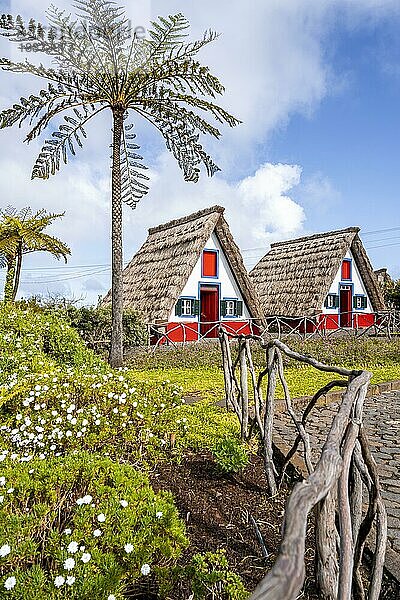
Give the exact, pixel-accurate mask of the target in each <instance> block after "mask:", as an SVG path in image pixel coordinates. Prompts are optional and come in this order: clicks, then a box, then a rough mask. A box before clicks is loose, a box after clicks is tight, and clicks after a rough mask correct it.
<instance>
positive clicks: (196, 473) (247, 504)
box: [150, 453, 318, 600]
mask: <svg viewBox="0 0 400 600" xmlns="http://www.w3.org/2000/svg"><path fill="white" fill-rule="evenodd" d="M150 480H151V483H152V486H153V488H154V490H155V491H158V490H168V491H171V492H172V494H173V496H174V499H175V504H176V506H177V508H178V511H179V513H180V516H181V518H182V519H183V520H184V521H185V523H186V527H187V534H188V537H189V540H190V546H189V547H188V549H187V550H186V551H185V553H184V554H183V555H182V556H181V558H180V563H181V564H185V562H188V561H189V560H190V558H191V556H193V555H194V554H195V553H197V552H208V551H213V552H215V551H216V550H218V549H221V548H222V549H224V550H225V552H226V556H227V559H228V562H229V567H230V569H231V570H232V571H234V572H235V573H237V574H238V575H240V577H241V578H242V580H243V583H244V584H245V587H246V589H247V590H249V591H253V590H254V589H255V587H256V585H257V584H258V583H259V582H260V580H261V579H262V578H263V577H264V575H265V574H266V572H267V571H268V570H269V569H270V568H271V567H272V565H273V563H274V561H275V559H276V556H277V552H278V550H279V545H280V541H281V528H282V518H283V512H284V507H285V502H286V499H287V497H288V495H289V493H290V489H289V488H288V487H283V488H282V490H281V491H280V492H279V493H278V495H277V496H275V497H274V498H271V497H269V496H268V495H267V494H266V491H265V490H266V480H265V474H264V464H263V461H262V459H261V458H260V457H259V456H254V455H253V456H251V458H250V462H249V464H248V465H247V466H246V467H245V469H243V471H242V472H241V473H240V474H236V475H222V474H221V473H220V472H219V471H218V468H217V466H216V464H215V462H213V461H212V459H211V455H209V454H208V453H202V454H193V455H189V456H187V457H186V458H185V459H184V460H183V461H182V462H181V463H180V464H179V465H176V464H173V463H160V464H159V465H158V466H157V468H156V469H155V470H154V472H153V473H152V475H151V478H150ZM251 517H253V518H254V520H255V521H256V523H257V525H258V527H259V529H260V531H261V534H262V536H263V538H264V542H265V546H266V549H267V552H268V558H267V559H266V560H264V558H263V554H262V550H261V547H260V544H259V543H258V541H257V536H256V532H255V529H254V526H253V525H252V522H251ZM306 544H307V546H306V554H305V561H306V569H307V578H306V586H305V591H304V596H303V597H304V598H308V599H310V600H311V599H316V598H318V594H317V592H316V590H315V586H314V583H313V580H312V572H313V566H314V557H315V553H314V533H313V524H312V523H310V524H309V530H308V535H307V542H306ZM186 591H187V590H183V589H182V590H180V591H179V595H176V596H174V597H173V600H184V598H187V597H188V594H187V595H185V592H186Z"/></svg>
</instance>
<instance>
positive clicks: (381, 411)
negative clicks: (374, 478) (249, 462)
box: [275, 391, 400, 564]
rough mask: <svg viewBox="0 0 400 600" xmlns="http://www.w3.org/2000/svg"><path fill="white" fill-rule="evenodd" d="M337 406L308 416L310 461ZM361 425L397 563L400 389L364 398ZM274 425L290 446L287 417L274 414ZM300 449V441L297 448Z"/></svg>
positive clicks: (291, 434)
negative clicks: (374, 465) (374, 466)
mask: <svg viewBox="0 0 400 600" xmlns="http://www.w3.org/2000/svg"><path fill="white" fill-rule="evenodd" d="M337 409H338V405H337V404H336V403H332V404H329V405H328V406H321V407H316V408H315V409H314V411H313V412H312V413H311V416H310V417H309V420H308V424H307V427H306V429H307V431H308V433H309V434H310V439H311V446H312V449H313V454H314V456H313V459H314V464H315V462H316V460H317V458H318V452H317V448H318V449H320V448H321V446H322V443H323V441H324V440H325V438H326V435H327V433H328V431H329V427H330V424H331V423H332V420H333V417H334V415H335V414H336V412H337ZM364 425H365V428H366V432H367V435H368V439H369V442H370V446H371V450H372V452H373V455H374V457H375V460H376V462H377V465H378V470H379V474H380V478H381V483H382V488H383V490H382V496H383V499H384V502H385V505H386V510H387V513H388V546H389V547H390V548H391V549H392V550H393V551H394V553H396V559H398V561H399V564H400V391H395V392H388V393H383V394H380V395H379V396H372V397H370V398H367V399H366V401H365V407H364ZM275 427H276V430H277V432H278V434H279V436H280V437H281V439H282V440H283V442H284V443H285V445H289V446H290V445H291V442H292V441H293V440H294V436H295V429H294V425H293V424H292V421H291V419H290V417H289V416H288V415H287V414H284V413H279V414H277V416H276V422H275ZM277 445H278V446H279V443H278V444H277ZM301 449H302V445H301V444H300V446H299V451H301Z"/></svg>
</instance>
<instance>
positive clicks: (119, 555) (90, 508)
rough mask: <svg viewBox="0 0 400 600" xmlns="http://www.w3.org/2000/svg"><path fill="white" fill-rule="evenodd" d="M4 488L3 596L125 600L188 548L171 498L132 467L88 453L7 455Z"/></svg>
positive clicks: (0, 500) (0, 520)
mask: <svg viewBox="0 0 400 600" xmlns="http://www.w3.org/2000/svg"><path fill="white" fill-rule="evenodd" d="M0 487H1V496H0V590H1V592H0V596H1V598H8V597H10V598H14V599H18V600H31V598H38V599H39V598H43V599H44V598H46V600H56V599H57V600H58V599H61V598H68V599H71V600H87V598H93V599H95V600H107V598H108V597H109V595H110V594H114V595H115V597H116V598H118V599H122V594H123V591H124V589H125V586H126V585H128V584H129V586H130V587H131V586H132V585H134V584H135V582H137V581H139V580H142V579H144V578H145V577H146V576H147V575H146V574H149V573H150V574H152V573H154V571H155V570H158V569H160V568H162V567H166V568H167V570H168V569H169V568H172V567H173V566H174V564H175V562H176V559H177V558H178V556H179V555H180V553H181V550H182V549H183V548H185V547H186V546H187V540H186V536H185V530H184V525H183V523H182V522H181V521H180V519H179V518H178V514H177V510H176V508H175V506H174V504H173V501H172V497H171V495H170V494H169V493H164V492H161V493H158V494H155V493H154V491H153V490H152V488H151V487H150V486H149V484H148V480H147V478H146V477H145V476H144V475H143V474H141V473H138V472H137V471H135V470H134V469H133V468H132V467H131V466H129V465H117V464H115V463H113V462H112V461H110V460H109V459H105V458H100V457H97V456H93V455H90V454H85V453H79V454H76V455H70V456H67V457H65V458H59V459H57V458H52V459H48V460H39V459H35V460H31V461H29V462H18V461H17V460H16V459H15V457H11V456H10V455H7V456H6V458H4V460H3V464H2V478H1V479H0ZM66 561H68V562H66ZM12 577H14V578H15V587H13V588H12V589H11V590H10V591H8V592H7V591H6V589H5V586H6V587H7V585H9V584H12V583H13V580H10V579H9V578H12ZM57 577H58V578H59V579H57ZM67 577H70V578H73V579H68V580H67ZM7 580H8V584H7V583H6V582H7ZM58 583H60V587H57V584H58Z"/></svg>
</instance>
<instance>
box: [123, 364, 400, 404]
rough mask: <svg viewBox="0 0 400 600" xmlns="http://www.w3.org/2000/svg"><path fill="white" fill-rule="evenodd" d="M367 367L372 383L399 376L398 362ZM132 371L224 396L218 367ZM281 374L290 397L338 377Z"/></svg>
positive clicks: (304, 370)
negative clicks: (286, 384) (284, 378)
mask: <svg viewBox="0 0 400 600" xmlns="http://www.w3.org/2000/svg"><path fill="white" fill-rule="evenodd" d="M364 368H366V367H364ZM370 370H371V372H372V373H373V377H372V383H383V382H386V381H393V380H396V379H400V365H388V366H385V367H382V366H377V367H372V368H370ZM132 372H133V373H134V377H135V379H136V378H137V380H138V381H150V382H154V383H161V382H163V381H166V380H169V381H171V382H172V383H176V384H178V385H180V386H182V388H183V391H184V393H185V394H194V393H198V394H199V395H201V396H204V397H207V398H215V399H217V400H220V399H221V398H223V397H224V377H223V373H222V370H221V369H219V368H218V367H208V368H201V367H198V368H195V367H191V368H163V369H161V368H160V369H147V370H140V371H139V370H133V371H132ZM285 376H286V380H287V382H288V385H289V389H290V392H291V394H292V397H294V398H298V397H300V396H311V395H312V394H314V393H315V392H316V391H317V390H318V389H319V388H321V387H322V386H324V385H325V384H326V383H328V382H329V381H331V380H332V379H338V378H339V376H337V375H334V374H331V373H323V372H321V371H317V370H316V369H313V368H312V367H308V366H304V367H301V368H287V369H286V371H285ZM278 396H279V397H283V396H282V390H279V388H278Z"/></svg>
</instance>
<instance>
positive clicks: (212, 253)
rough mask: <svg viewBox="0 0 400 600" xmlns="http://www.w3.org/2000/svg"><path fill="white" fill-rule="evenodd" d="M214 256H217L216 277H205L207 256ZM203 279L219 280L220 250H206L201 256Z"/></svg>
mask: <svg viewBox="0 0 400 600" xmlns="http://www.w3.org/2000/svg"><path fill="white" fill-rule="evenodd" d="M207 254H209V255H214V256H215V266H216V268H215V275H205V269H204V266H205V262H204V261H205V256H207ZM201 277H202V279H218V278H219V250H215V249H214V248H204V250H203V252H202V255H201Z"/></svg>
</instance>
